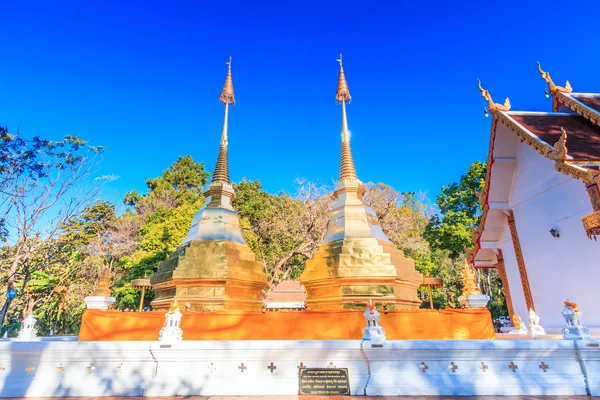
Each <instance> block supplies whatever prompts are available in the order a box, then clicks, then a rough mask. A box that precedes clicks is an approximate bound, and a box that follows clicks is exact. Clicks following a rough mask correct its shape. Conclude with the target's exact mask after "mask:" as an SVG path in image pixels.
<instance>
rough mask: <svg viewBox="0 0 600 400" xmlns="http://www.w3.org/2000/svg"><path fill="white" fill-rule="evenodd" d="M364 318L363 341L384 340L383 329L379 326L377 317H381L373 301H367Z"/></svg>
mask: <svg viewBox="0 0 600 400" xmlns="http://www.w3.org/2000/svg"><path fill="white" fill-rule="evenodd" d="M364 316H365V319H366V320H367V327H366V328H365V329H363V340H374V341H376V340H386V338H385V329H383V328H382V327H381V325H379V317H380V316H381V315H380V314H379V311H377V309H376V308H375V304H373V300H369V304H368V305H367V311H365V314H364Z"/></svg>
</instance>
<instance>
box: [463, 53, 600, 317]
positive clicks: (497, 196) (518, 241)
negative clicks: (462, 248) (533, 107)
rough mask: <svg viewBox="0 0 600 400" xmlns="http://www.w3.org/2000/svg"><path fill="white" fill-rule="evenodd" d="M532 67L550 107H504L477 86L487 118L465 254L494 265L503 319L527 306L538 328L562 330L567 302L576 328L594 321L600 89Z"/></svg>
mask: <svg viewBox="0 0 600 400" xmlns="http://www.w3.org/2000/svg"><path fill="white" fill-rule="evenodd" d="M538 72H539V73H540V75H541V77H542V79H544V80H545V81H546V82H547V84H548V89H547V90H546V95H547V96H552V111H551V112H523V111H510V102H509V101H508V99H507V100H506V102H505V103H504V104H503V105H500V104H495V103H494V102H493V100H492V97H491V96H490V94H489V92H488V91H487V90H485V89H483V88H482V87H481V83H480V84H479V90H480V91H481V94H482V96H483V97H484V98H485V99H486V100H487V101H488V106H487V108H486V114H487V113H489V114H491V116H492V118H491V129H490V147H489V155H488V160H487V177H486V186H485V191H484V192H483V193H482V196H481V205H482V209H483V211H482V216H481V220H480V225H479V227H478V229H476V230H475V231H474V233H473V241H474V243H475V248H474V251H473V254H472V257H473V258H472V261H473V262H474V266H475V267H476V268H496V269H497V270H498V272H499V274H500V276H501V278H502V281H503V286H504V291H505V295H506V300H507V303H508V310H509V313H510V315H511V317H512V316H513V315H514V314H515V313H516V314H518V315H520V316H521V317H522V318H523V319H526V318H524V317H525V316H526V315H528V312H529V310H530V309H533V310H534V311H536V312H537V314H538V315H539V316H540V318H541V323H542V324H543V325H544V326H545V327H547V328H556V327H561V326H563V325H564V320H563V317H562V316H561V314H560V310H561V308H562V307H563V302H564V301H565V300H566V299H570V300H571V301H573V302H576V303H578V304H579V306H580V309H582V310H584V316H583V323H584V324H585V325H587V326H591V327H600V309H599V308H598V294H597V292H596V291H597V290H598V289H597V287H598V279H600V273H599V272H598V265H599V264H598V263H599V260H600V243H598V242H597V241H596V237H597V236H598V235H600V193H599V191H598V183H599V182H600V172H599V170H598V166H599V165H600V127H599V126H598V125H599V124H600V94H591V93H575V92H573V90H572V88H571V85H570V84H569V82H567V84H566V85H565V86H564V87H561V86H557V85H555V84H554V82H553V81H552V79H551V78H550V74H549V73H548V72H544V71H543V70H542V69H541V67H540V66H539V64H538Z"/></svg>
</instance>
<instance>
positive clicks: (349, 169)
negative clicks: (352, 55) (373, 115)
mask: <svg viewBox="0 0 600 400" xmlns="http://www.w3.org/2000/svg"><path fill="white" fill-rule="evenodd" d="M337 62H339V63H340V76H339V78H338V86H337V91H336V93H335V100H336V101H337V102H338V103H342V162H341V165H340V181H344V180H349V179H350V180H358V176H357V175H356V168H354V160H353V159H352V150H351V149H350V130H349V129H348V117H347V115H346V102H348V103H350V100H352V96H350V89H348V82H346V76H345V75H344V67H343V65H342V54H341V53H340V58H339V59H338V60H337Z"/></svg>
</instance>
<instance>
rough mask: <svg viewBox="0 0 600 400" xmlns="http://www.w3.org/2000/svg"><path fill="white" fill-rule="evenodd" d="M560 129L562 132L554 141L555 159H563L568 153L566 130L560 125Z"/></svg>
mask: <svg viewBox="0 0 600 400" xmlns="http://www.w3.org/2000/svg"><path fill="white" fill-rule="evenodd" d="M560 130H561V131H562V134H561V135H560V138H559V139H558V141H557V142H556V143H554V155H553V156H554V157H553V158H554V159H555V160H565V159H566V158H567V154H568V153H569V149H567V131H566V130H565V128H563V127H561V128H560Z"/></svg>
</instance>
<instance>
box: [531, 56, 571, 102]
mask: <svg viewBox="0 0 600 400" xmlns="http://www.w3.org/2000/svg"><path fill="white" fill-rule="evenodd" d="M537 65H538V72H539V73H540V75H541V76H542V79H543V80H545V81H546V82H548V90H550V93H551V94H552V96H554V95H555V94H556V92H563V93H571V92H572V91H573V88H572V87H571V84H570V83H569V81H567V83H566V84H565V87H562V86H556V85H555V84H554V82H553V81H552V78H550V73H549V72H544V71H542V66H541V64H540V63H539V62H538V63H537Z"/></svg>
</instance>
